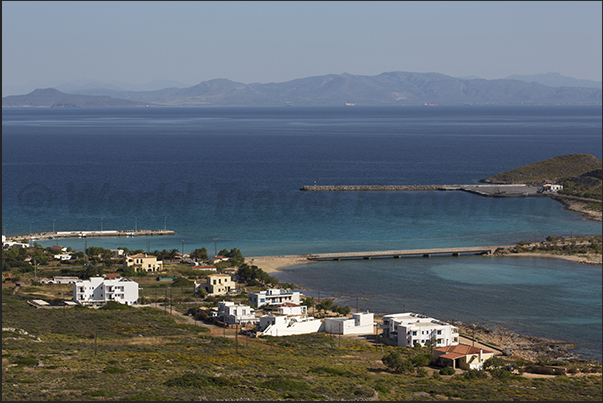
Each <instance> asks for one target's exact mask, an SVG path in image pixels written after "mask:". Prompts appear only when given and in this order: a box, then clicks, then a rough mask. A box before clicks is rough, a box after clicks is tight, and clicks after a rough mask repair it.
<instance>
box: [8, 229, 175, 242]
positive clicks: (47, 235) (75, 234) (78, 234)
mask: <svg viewBox="0 0 603 403" xmlns="http://www.w3.org/2000/svg"><path fill="white" fill-rule="evenodd" d="M175 234H176V231H171V230H140V229H139V230H130V231H121V230H120V231H115V230H105V231H58V232H40V233H36V234H29V235H18V236H11V239H22V238H25V239H31V240H46V239H55V238H56V239H59V238H104V237H137V236H155V235H175Z"/></svg>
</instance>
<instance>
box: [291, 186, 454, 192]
mask: <svg viewBox="0 0 603 403" xmlns="http://www.w3.org/2000/svg"><path fill="white" fill-rule="evenodd" d="M300 190H304V191H309V192H363V191H368V192H384V191H400V190H410V191H416V190H443V189H442V187H441V186H439V185H331V186H316V185H314V186H302V187H301V189H300Z"/></svg>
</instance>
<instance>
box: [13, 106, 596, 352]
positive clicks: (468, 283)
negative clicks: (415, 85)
mask: <svg viewBox="0 0 603 403" xmlns="http://www.w3.org/2000/svg"><path fill="white" fill-rule="evenodd" d="M601 117H602V109H601V107H600V106H470V105H467V106H458V107H453V106H449V107H448V106H422V107H363V106H339V107H296V106H291V107H284V106H283V107H194V108H192V107H191V108H188V107H148V108H3V109H2V231H3V232H2V233H3V234H4V235H6V236H9V237H10V236H25V237H26V236H28V235H29V234H30V233H39V232H51V231H57V232H58V231H99V230H101V231H102V230H143V229H144V230H159V229H168V230H173V231H176V234H175V235H171V236H148V237H134V238H101V239H99V238H96V239H94V238H73V239H52V240H46V241H38V242H39V243H40V244H41V245H43V246H51V245H55V244H58V245H61V246H70V247H72V248H73V249H74V250H84V249H85V248H86V247H89V246H101V247H104V248H117V247H127V248H129V249H143V250H144V251H151V252H152V251H154V250H163V249H167V250H172V249H177V250H178V251H180V252H183V253H189V252H191V251H192V250H194V249H197V248H201V247H205V248H206V249H207V250H208V251H209V252H210V253H216V252H218V251H220V250H222V249H228V250H230V249H232V248H237V249H240V250H241V252H242V253H243V255H244V256H246V257H250V256H274V255H292V254H309V253H328V252H361V251H377V250H398V249H426V248H445V247H463V246H496V245H513V244H516V243H517V242H520V241H526V242H531V241H541V240H544V239H545V238H546V237H547V236H551V235H562V236H568V237H571V236H574V235H576V236H577V235H601V232H602V231H601V223H600V222H593V221H588V220H585V219H584V217H582V216H581V215H579V214H577V213H573V212H569V211H566V210H564V209H563V206H562V205H561V204H560V203H558V202H556V201H554V200H551V199H550V198H545V197H509V198H500V197H481V196H477V195H474V194H470V193H465V192H455V191H448V192H444V191H416V192H411V191H409V192H307V191H301V190H300V188H301V187H302V186H308V185H310V186H311V185H431V184H435V185H446V184H477V183H479V180H480V179H483V178H486V177H489V176H491V175H494V174H496V173H499V172H503V171H507V170H510V169H513V168H517V167H520V166H523V165H526V164H530V163H533V162H538V161H542V160H545V159H548V158H552V157H556V156H559V155H564V154H573V153H586V154H592V155H594V156H595V157H597V158H601V149H602V144H601V143H602V141H601V140H602V124H601V123H602V122H601V120H602V119H601ZM601 271H602V270H601V266H600V265H598V266H597V265H595V266H592V265H582V264H577V263H573V262H568V261H564V260H560V259H551V258H531V257H517V258H516V257H492V256H488V257H485V256H471V255H468V256H464V255H462V256H459V257H451V256H440V257H437V256H434V257H431V258H401V259H372V260H342V261H328V262H318V263H312V264H305V265H299V266H292V267H287V268H284V269H282V271H281V272H279V273H277V274H275V276H276V277H277V278H279V279H280V280H282V281H285V282H291V283H294V284H296V285H297V286H298V287H300V288H303V289H304V293H305V294H306V295H310V296H316V297H320V298H324V297H333V298H336V301H337V302H336V303H338V304H343V305H346V304H347V305H349V306H350V307H352V308H353V309H354V310H355V309H359V310H370V311H371V312H375V313H396V312H403V311H406V312H408V311H410V312H419V313H424V314H426V315H429V316H433V317H436V318H439V319H443V320H459V321H464V322H470V323H477V324H480V325H483V326H488V327H492V328H496V327H497V326H502V327H504V328H506V329H509V330H511V331H515V332H519V333H523V334H528V335H533V336H539V337H549V338H554V339H558V340H562V341H567V342H572V343H575V344H576V347H575V349H574V350H572V351H573V352H574V353H577V354H580V355H582V356H583V357H585V358H593V359H597V360H599V361H600V360H601V349H602V346H601V316H602V315H601V299H602V296H601Z"/></svg>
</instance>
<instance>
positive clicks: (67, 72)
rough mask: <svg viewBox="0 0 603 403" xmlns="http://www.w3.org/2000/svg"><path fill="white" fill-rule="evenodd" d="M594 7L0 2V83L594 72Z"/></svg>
mask: <svg viewBox="0 0 603 403" xmlns="http://www.w3.org/2000/svg"><path fill="white" fill-rule="evenodd" d="M601 4H602V2H600V1H587V2H580V1H567V2H566V1H560V2H558V1H551V2H546V1H545V2H543V1H536V2H525V1H517V2H507V1H503V2H490V1H484V2H474V1H470V2H456V1H449V2H424V1H418V2H414V1H392V2H389V1H386V2H375V1H369V2H362V1H349V2H348V1H336V2H307V1H302V2H288V1H286V2H273V1H269V2H252V1H244V2H228V1H226V2H223V1H217V2H211V1H207V2H205V1H201V2H189V1H186V2H173V1H169V2H161V1H149V2H145V1H142V2H138V1H135V2H124V1H118V2H105V1H102V2H88V1H66V2H52V1H48V2H47V1H44V2H31V1H2V86H3V87H5V86H16V85H22V84H25V83H28V82H37V83H48V84H54V83H62V82H69V81H75V80H83V79H91V80H99V81H120V82H126V83H132V84H143V83H147V82H149V81H153V80H174V81H178V82H182V83H184V84H187V85H195V84H198V83H199V82H201V81H204V80H210V79H214V78H228V79H231V80H233V81H239V82H243V83H246V84H249V83H253V82H261V83H268V82H283V81H288V80H292V79H295V78H302V77H309V76H316V75H324V74H331V73H335V74H341V73H346V72H347V73H351V74H360V75H377V74H380V73H383V72H386V71H409V72H437V73H442V74H446V75H450V76H455V77H463V76H477V77H480V78H486V79H496V78H504V77H507V76H509V75H511V74H539V73H547V72H558V73H560V74H562V75H566V76H570V77H574V78H580V79H591V80H597V81H600V80H601V71H602V69H603V68H602V64H601V60H602V42H601V37H602V34H603V33H602V29H601V26H602V23H601V20H602V8H601Z"/></svg>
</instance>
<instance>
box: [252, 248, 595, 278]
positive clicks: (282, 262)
mask: <svg viewBox="0 0 603 403" xmlns="http://www.w3.org/2000/svg"><path fill="white" fill-rule="evenodd" d="M493 256H495V257H542V258H555V259H563V260H567V261H571V262H575V263H580V264H587V265H591V266H599V265H601V264H602V255H593V256H578V255H555V254H552V253H534V252H525V253H502V254H496V255H493ZM245 263H247V264H249V265H255V266H257V267H259V268H260V269H262V270H264V271H265V272H266V273H268V274H270V273H279V272H282V270H279V269H281V268H284V267H290V266H298V265H302V264H308V263H315V261H313V260H308V259H307V258H305V257H302V256H301V255H300V256H295V255H291V256H252V257H248V258H245Z"/></svg>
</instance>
